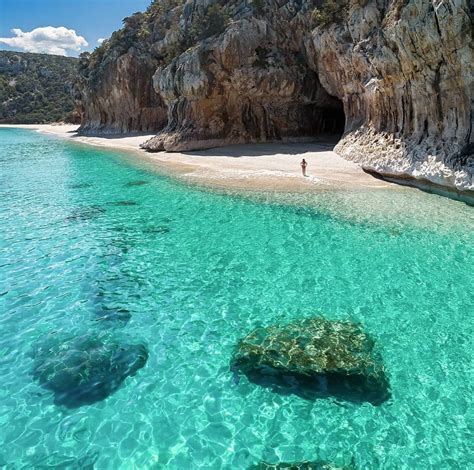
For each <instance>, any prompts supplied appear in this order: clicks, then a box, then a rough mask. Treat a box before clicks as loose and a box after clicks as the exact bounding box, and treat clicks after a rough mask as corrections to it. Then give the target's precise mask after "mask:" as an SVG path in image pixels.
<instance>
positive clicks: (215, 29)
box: [189, 3, 229, 41]
mask: <svg viewBox="0 0 474 470" xmlns="http://www.w3.org/2000/svg"><path fill="white" fill-rule="evenodd" d="M228 24H229V15H228V14H227V13H226V11H225V10H224V9H223V8H222V7H221V6H220V5H219V4H217V3H216V4H214V5H211V6H209V7H208V8H207V9H206V11H205V13H204V16H203V17H199V18H196V19H195V20H194V21H193V23H192V25H191V28H190V30H189V36H190V39H191V40H192V41H201V40H203V39H206V38H209V37H211V36H215V35H217V34H220V33H222V32H223V31H224V30H225V29H226V27H227V25H228Z"/></svg>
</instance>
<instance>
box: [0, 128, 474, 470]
mask: <svg viewBox="0 0 474 470" xmlns="http://www.w3.org/2000/svg"><path fill="white" fill-rule="evenodd" d="M0 194H1V201H2V203H1V209H0V211H1V212H0V223H1V227H2V228H1V238H0V248H1V255H0V256H1V259H0V279H1V287H0V309H1V311H0V377H1V382H0V384H1V385H0V467H1V468H3V467H5V468H8V469H20V468H98V469H108V468H111V469H118V468H120V469H122V468H123V469H133V468H136V469H146V468H157V469H161V468H166V469H168V468H169V469H220V468H223V469H246V468H248V467H249V466H250V465H252V464H255V463H256V462H258V461H260V460H265V461H268V462H276V461H282V460H283V461H299V460H315V459H322V460H328V461H331V462H334V463H337V464H347V463H349V462H350V461H351V460H353V462H354V464H355V466H356V467H357V468H359V469H397V470H401V469H407V470H408V469H410V470H413V469H417V470H420V469H462V470H465V469H468V468H473V467H474V459H473V447H472V442H473V439H472V434H471V433H470V431H472V424H473V423H472V414H471V416H469V411H470V402H471V399H472V395H473V380H472V366H473V363H472V359H473V352H472V351H473V334H474V328H473V319H472V318H473V316H472V314H473V300H474V292H473V291H474V289H473V286H474V230H473V229H474V209H473V208H472V207H469V206H467V205H465V204H463V203H460V202H455V201H451V200H448V199H445V198H441V197H438V196H434V195H428V194H424V193H422V192H419V191H416V190H411V189H407V190H406V191H405V190H403V191H383V192H382V191H378V192H377V191H372V192H361V191H359V192H353V193H328V192H325V193H322V194H321V195H311V196H310V195H308V196H306V195H299V196H297V197H295V198H293V199H292V198H291V197H289V196H285V197H281V200H276V201H275V200H274V199H270V198H268V197H267V196H266V195H257V196H253V197H251V198H250V197H242V196H238V195H224V194H217V193H213V192H212V191H204V190H198V189H196V188H191V187H187V186H186V185H184V184H181V183H177V182H175V181H173V180H170V179H168V178H165V177H163V176H160V175H157V174H156V173H153V171H152V170H151V169H150V168H147V165H146V164H145V163H141V164H138V163H137V162H134V160H133V158H132V157H130V156H129V155H126V154H120V153H117V152H112V151H106V150H102V149H96V148H93V147H86V146H81V145H78V144H74V143H70V142H65V141H61V140H56V139H53V138H49V137H46V136H42V135H40V134H37V133H34V132H31V131H25V130H17V129H0ZM104 310H105V311H119V312H126V313H127V318H125V319H118V320H117V319H115V320H114V319H104V318H103V317H101V316H100V315H98V312H102V311H104ZM315 313H322V314H324V316H325V317H326V318H330V319H350V320H353V321H357V322H360V323H362V324H363V326H364V328H365V329H366V331H367V332H369V333H370V334H371V335H372V336H373V337H374V338H375V340H376V342H377V345H378V347H379V350H380V353H381V355H382V357H383V360H384V363H385V365H386V368H387V373H388V377H389V380H390V384H391V394H392V396H391V399H390V400H389V401H386V402H385V403H383V404H382V405H380V406H373V405H371V404H370V403H362V404H360V403H351V402H344V401H338V400H336V399H323V400H316V401H307V400H304V399H302V398H300V397H298V396H293V395H286V396H284V395H279V394H276V393H273V392H272V391H271V390H270V389H266V388H260V387H258V386H256V385H254V384H252V383H249V382H248V380H247V379H246V378H244V377H243V378H241V379H240V380H236V378H235V377H234V376H233V374H232V373H231V371H230V370H229V360H230V357H231V354H232V351H233V349H234V347H235V345H236V343H237V341H238V339H239V338H241V337H242V336H244V335H245V334H247V333H248V332H249V331H251V330H252V329H254V328H256V327H257V326H266V325H270V324H273V323H280V322H283V323H284V322H289V321H291V320H292V319H296V318H303V317H310V316H312V315H314V314H315ZM128 317H129V318H128ZM127 320H128V321H127ZM61 335H64V337H79V336H83V335H91V336H94V337H99V338H101V337H108V336H110V335H113V337H114V338H116V339H117V341H120V342H124V343H127V344H135V345H143V346H145V347H146V348H147V350H148V354H149V357H148V361H147V363H146V365H145V366H144V367H143V368H141V369H140V370H138V372H137V373H136V374H135V375H134V376H130V377H127V378H126V379H125V381H124V382H123V383H122V384H121V386H120V387H119V388H118V390H116V391H115V392H114V393H112V394H111V395H110V396H109V397H108V398H106V399H105V400H102V401H98V402H95V403H93V404H90V405H83V406H80V407H77V408H67V407H65V406H61V405H56V404H54V402H53V399H54V396H53V393H52V392H51V391H50V390H47V389H45V388H43V387H41V386H40V384H39V383H38V381H37V380H35V378H34V377H33V374H32V370H33V368H34V363H35V352H34V351H35V345H37V344H39V343H40V342H42V341H48V339H49V338H53V337H62V336H61ZM471 413H472V409H471Z"/></svg>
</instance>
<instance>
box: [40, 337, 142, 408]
mask: <svg viewBox="0 0 474 470" xmlns="http://www.w3.org/2000/svg"><path fill="white" fill-rule="evenodd" d="M33 356H34V367H33V377H34V378H35V379H36V380H38V382H39V384H40V385H41V386H42V387H44V388H46V389H48V390H51V391H52V392H53V393H54V403H55V404H56V405H64V406H66V407H67V408H77V407H79V406H82V405H89V404H92V403H95V402H97V401H101V400H104V399H105V398H107V397H108V396H109V395H111V394H112V393H114V392H115V391H116V390H117V389H118V388H119V387H120V385H121V384H122V382H123V381H124V380H125V379H126V378H127V377H128V376H132V375H134V374H135V373H136V372H137V371H138V370H139V369H141V368H142V367H143V366H144V365H145V363H146V361H147V359H148V351H147V349H146V348H145V346H143V345H141V344H124V343H121V342H119V341H117V340H116V339H113V338H111V337H110V336H104V337H99V336H92V335H83V336H78V337H76V338H70V337H64V336H59V335H51V336H50V337H49V338H47V339H46V340H45V341H43V342H41V343H40V344H39V345H37V346H36V347H35V349H34V351H33Z"/></svg>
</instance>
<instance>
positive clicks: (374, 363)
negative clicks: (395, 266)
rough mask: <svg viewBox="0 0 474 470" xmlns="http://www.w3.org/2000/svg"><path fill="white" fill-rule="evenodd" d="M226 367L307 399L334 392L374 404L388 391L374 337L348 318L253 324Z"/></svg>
mask: <svg viewBox="0 0 474 470" xmlns="http://www.w3.org/2000/svg"><path fill="white" fill-rule="evenodd" d="M232 369H233V370H234V371H235V372H242V373H244V374H245V375H246V376H247V377H248V378H249V380H250V381H251V382H254V383H257V384H259V385H263V386H267V387H271V388H272V389H273V390H274V391H277V392H279V393H284V394H289V393H294V394H297V395H299V396H302V397H304V398H307V399H316V398H324V397H328V396H334V397H336V398H340V399H344V400H349V401H353V402H364V401H367V402H370V403H372V404H374V405H378V404H380V403H382V402H384V401H385V400H387V399H388V398H389V396H390V393H389V383H388V380H387V377H386V375H385V371H384V366H383V365H382V363H381V360H380V357H379V356H378V354H377V353H375V351H374V342H373V341H372V339H371V338H370V337H369V336H368V335H367V334H366V333H365V332H364V331H363V330H362V328H361V327H360V326H359V325H357V324H355V323H351V322H343V321H329V320H325V319H323V318H319V317H318V318H311V319H305V320H300V321H295V322H293V323H290V324H288V325H284V326H280V325H275V326H269V327H267V328H257V329H256V330H254V331H253V332H251V333H250V334H249V335H248V336H246V337H245V338H243V339H242V340H241V341H240V343H239V345H238V347H237V350H236V351H235V353H234V356H233V358H232Z"/></svg>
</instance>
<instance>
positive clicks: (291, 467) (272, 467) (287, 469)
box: [249, 460, 355, 470]
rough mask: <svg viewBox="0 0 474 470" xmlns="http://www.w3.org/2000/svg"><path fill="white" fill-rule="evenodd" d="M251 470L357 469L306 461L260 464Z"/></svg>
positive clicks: (253, 466)
mask: <svg viewBox="0 0 474 470" xmlns="http://www.w3.org/2000/svg"><path fill="white" fill-rule="evenodd" d="M249 470H355V468H354V467H353V466H352V465H351V466H344V467H340V466H338V465H334V464H332V463H328V462H323V461H320V460H318V461H313V462H310V461H307V460H305V461H303V462H278V463H267V462H259V463H258V464H256V465H252V466H251V467H250V468H249Z"/></svg>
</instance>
